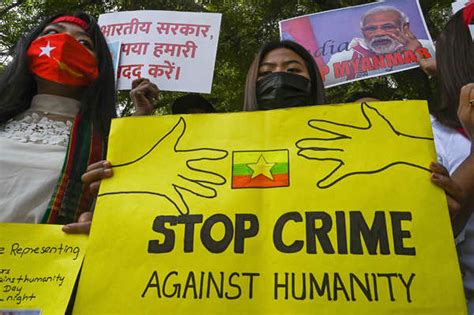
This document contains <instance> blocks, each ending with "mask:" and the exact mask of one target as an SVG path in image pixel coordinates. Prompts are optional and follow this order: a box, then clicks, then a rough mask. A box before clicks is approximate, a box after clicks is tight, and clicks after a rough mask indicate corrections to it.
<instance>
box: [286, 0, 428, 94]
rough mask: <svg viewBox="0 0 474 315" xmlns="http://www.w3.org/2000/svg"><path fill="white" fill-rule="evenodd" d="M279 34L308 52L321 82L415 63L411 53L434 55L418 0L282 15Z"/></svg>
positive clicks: (356, 77)
mask: <svg viewBox="0 0 474 315" xmlns="http://www.w3.org/2000/svg"><path fill="white" fill-rule="evenodd" d="M280 37H281V38H282V39H287V40H293V41H296V42H298V43H299V44H301V45H302V46H304V47H305V48H306V49H307V50H308V51H309V52H310V53H311V55H312V56H313V57H314V59H315V61H316V63H317V64H318V66H319V70H320V73H321V76H322V78H323V80H324V86H325V87H332V86H336V85H340V84H344V83H348V82H353V81H357V80H362V79H366V78H371V77H376V76H381V75H386V74H389V73H395V72H399V71H403V70H408V69H412V68H415V67H418V63H417V56H416V54H419V55H421V56H422V57H423V58H433V57H434V47H433V42H432V40H431V37H430V34H429V32H428V29H427V27H426V23H425V20H424V18H423V14H422V11H421V8H420V5H419V3H418V0H416V1H414V0H386V1H383V2H376V3H370V4H366V5H360V6H354V7H348V8H342V9H337V10H331V11H326V12H321V13H315V14H310V15H305V16H301V17H296V18H292V19H289V20H284V21H281V22H280Z"/></svg>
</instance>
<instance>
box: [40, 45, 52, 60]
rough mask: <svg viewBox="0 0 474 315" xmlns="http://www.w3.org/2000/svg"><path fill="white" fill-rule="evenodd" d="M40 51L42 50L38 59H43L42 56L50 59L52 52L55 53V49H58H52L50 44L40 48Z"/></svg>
mask: <svg viewBox="0 0 474 315" xmlns="http://www.w3.org/2000/svg"><path fill="white" fill-rule="evenodd" d="M39 49H41V52H40V54H39V55H38V57H41V56H44V55H46V56H48V57H49V58H51V51H53V50H54V49H56V47H52V46H51V45H50V43H49V42H48V43H47V44H46V46H44V47H40V48H39Z"/></svg>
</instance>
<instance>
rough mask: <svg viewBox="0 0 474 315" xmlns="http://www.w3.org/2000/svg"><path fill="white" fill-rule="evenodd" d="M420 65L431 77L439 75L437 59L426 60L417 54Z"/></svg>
mask: <svg viewBox="0 0 474 315" xmlns="http://www.w3.org/2000/svg"><path fill="white" fill-rule="evenodd" d="M415 54H416V59H417V61H418V64H419V65H420V68H421V70H423V72H424V73H426V74H427V75H429V76H432V77H434V76H436V74H437V73H438V68H437V66H436V58H434V57H431V58H425V57H424V56H423V55H422V54H420V53H415Z"/></svg>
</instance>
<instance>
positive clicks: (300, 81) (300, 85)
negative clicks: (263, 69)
mask: <svg viewBox="0 0 474 315" xmlns="http://www.w3.org/2000/svg"><path fill="white" fill-rule="evenodd" d="M256 93H257V104H258V109H260V110H267V109H276V108H286V107H297V106H305V105H311V104H310V103H311V81H309V80H308V79H306V78H305V77H303V76H301V75H298V74H294V73H288V72H273V73H270V74H267V75H266V76H264V77H263V78H261V79H260V80H258V81H257V90H256Z"/></svg>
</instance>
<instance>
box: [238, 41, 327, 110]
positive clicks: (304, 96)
mask: <svg viewBox="0 0 474 315" xmlns="http://www.w3.org/2000/svg"><path fill="white" fill-rule="evenodd" d="M325 100H326V99H325V94H324V85H323V80H322V79H321V75H320V74H319V69H318V66H317V65H316V63H315V62H314V59H313V57H311V55H310V54H309V53H308V51H307V50H306V49H305V48H304V47H302V46H300V45H299V44H297V43H295V42H292V41H286V40H284V41H279V42H271V43H268V44H266V45H264V46H263V47H262V49H261V50H260V52H259V53H258V54H257V56H256V57H255V59H254V61H253V63H252V65H251V66H250V69H249V72H248V74H247V82H246V85H245V100H244V111H255V110H268V109H277V108H285V107H296V106H307V105H320V104H324V103H325Z"/></svg>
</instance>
